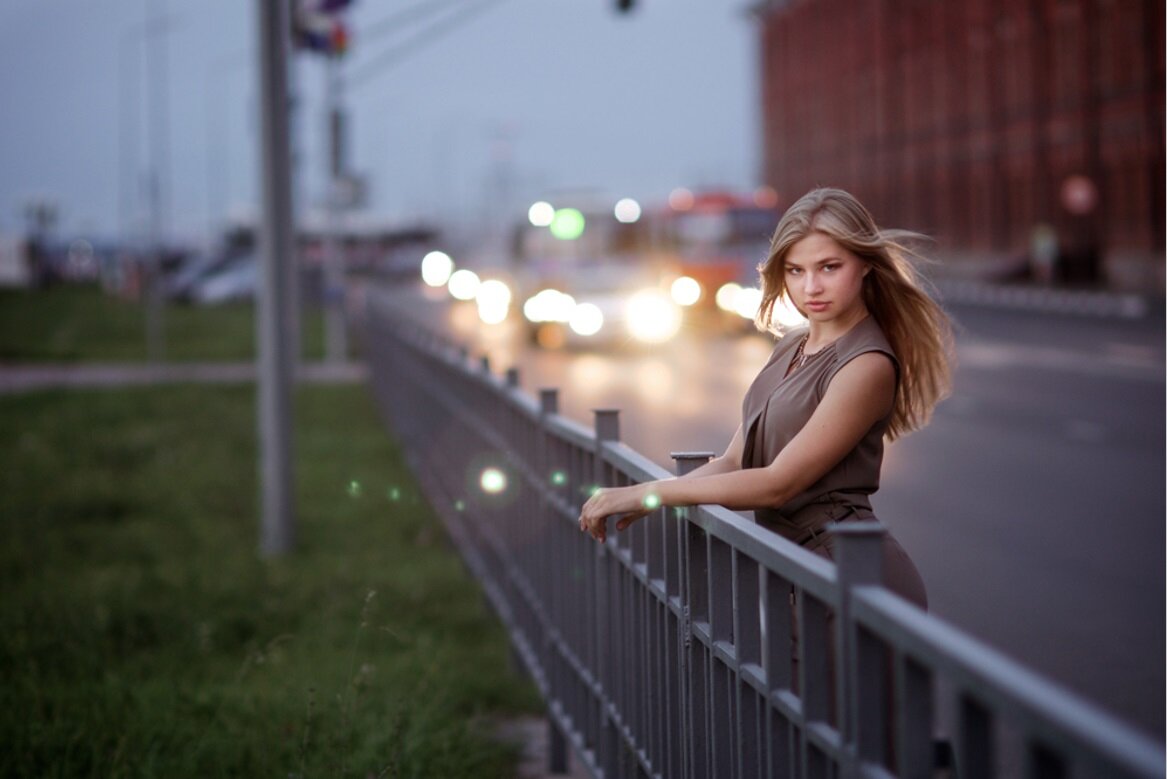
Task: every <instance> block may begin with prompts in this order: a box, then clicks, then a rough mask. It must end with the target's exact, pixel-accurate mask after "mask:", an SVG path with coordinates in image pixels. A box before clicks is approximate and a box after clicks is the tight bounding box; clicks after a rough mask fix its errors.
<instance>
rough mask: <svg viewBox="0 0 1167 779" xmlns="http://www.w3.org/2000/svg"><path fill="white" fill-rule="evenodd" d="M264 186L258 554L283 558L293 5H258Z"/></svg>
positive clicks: (289, 506) (288, 436) (287, 485)
mask: <svg viewBox="0 0 1167 779" xmlns="http://www.w3.org/2000/svg"><path fill="white" fill-rule="evenodd" d="M257 10H258V14H259V24H258V27H259V72H260V105H261V109H262V110H261V111H260V121H261V133H262V134H261V140H260V153H261V158H262V168H261V170H262V177H263V180H262V182H261V187H262V192H263V219H262V223H261V229H260V234H259V245H260V267H261V275H260V283H261V288H260V293H259V296H258V297H259V299H258V301H257V302H258V312H257V313H258V317H257V318H256V331H257V332H256V335H257V339H256V340H257V342H258V344H259V354H258V359H259V366H258V369H259V370H258V376H259V383H258V392H257V402H258V405H259V409H258V412H259V413H258V415H257V416H258V422H259V461H260V463H259V464H260V468H259V477H260V506H261V511H262V529H261V535H260V552H261V554H263V555H264V556H274V555H280V554H283V553H285V552H287V551H289V550H290V549H291V548H292V546H293V544H294V543H295V507H294V505H293V495H294V489H293V481H292V478H293V477H292V468H291V463H292V454H293V452H292V446H293V443H294V441H293V436H292V424H291V423H292V366H293V361H292V355H291V353H290V351H291V350H290V349H289V345H290V341H291V333H290V332H288V326H287V325H288V320H289V317H288V306H289V305H290V301H289V300H288V297H287V293H288V284H287V279H286V276H287V274H288V273H290V272H292V268H290V267H289V265H290V264H291V263H292V260H293V258H294V256H295V254H294V250H295V247H294V245H293V243H294V242H293V237H292V233H293V230H292V177H291V143H290V138H289V100H288V31H289V26H288V24H289V22H288V3H287V2H286V0H258V2H257Z"/></svg>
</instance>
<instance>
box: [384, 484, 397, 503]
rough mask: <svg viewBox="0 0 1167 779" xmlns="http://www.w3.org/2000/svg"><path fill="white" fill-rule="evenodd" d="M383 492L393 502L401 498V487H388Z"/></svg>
mask: <svg viewBox="0 0 1167 779" xmlns="http://www.w3.org/2000/svg"><path fill="white" fill-rule="evenodd" d="M385 494H386V496H387V497H388V498H389V500H391V501H393V502H394V503H396V502H397V501H399V500H401V489H400V488H398V487H390V488H389V489H388V491H387V492H386V493H385Z"/></svg>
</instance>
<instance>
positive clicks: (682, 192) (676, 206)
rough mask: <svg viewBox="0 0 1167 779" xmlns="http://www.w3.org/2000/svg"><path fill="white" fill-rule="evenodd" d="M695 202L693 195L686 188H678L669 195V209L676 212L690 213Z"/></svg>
mask: <svg viewBox="0 0 1167 779" xmlns="http://www.w3.org/2000/svg"><path fill="white" fill-rule="evenodd" d="M693 202H694V201H693V193H692V192H690V191H689V190H687V189H685V188H684V187H677V188H676V189H674V190H673V191H672V192H670V193H669V208H671V209H673V210H674V211H688V210H689V209H690V208H692V207H693Z"/></svg>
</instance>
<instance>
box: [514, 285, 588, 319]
mask: <svg viewBox="0 0 1167 779" xmlns="http://www.w3.org/2000/svg"><path fill="white" fill-rule="evenodd" d="M574 310H575V298H573V297H572V296H571V295H567V294H564V293H562V292H560V291H559V290H556V289H545V290H541V291H540V292H538V293H537V294H535V295H532V296H531V297H529V298H527V302H526V303H524V304H523V316H525V317H526V318H527V321H529V322H533V323H535V324H538V323H540V322H570V321H571V313H572V311H574Z"/></svg>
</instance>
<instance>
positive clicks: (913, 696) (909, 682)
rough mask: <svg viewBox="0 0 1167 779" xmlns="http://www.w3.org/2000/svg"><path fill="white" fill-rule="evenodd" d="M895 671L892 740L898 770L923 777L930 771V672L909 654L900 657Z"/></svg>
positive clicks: (931, 760)
mask: <svg viewBox="0 0 1167 779" xmlns="http://www.w3.org/2000/svg"><path fill="white" fill-rule="evenodd" d="M897 665H898V673H897V674H896V690H897V694H896V697H897V699H898V700H899V706H898V716H899V719H898V721H897V723H896V733H897V735H898V739H897V741H896V744H897V747H896V748H897V750H898V754H899V761H900V773H901V774H903V775H904V776H927V775H928V774H929V773H931V772H932V770H933V763H934V755H933V746H932V673H931V671H929V670H928V669H927V668H925V667H924V666H922V665H920V664H919V663H916V662H915V661H913V660H912V658H910V657H901V658H900V659H899V662H898V664H897Z"/></svg>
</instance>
